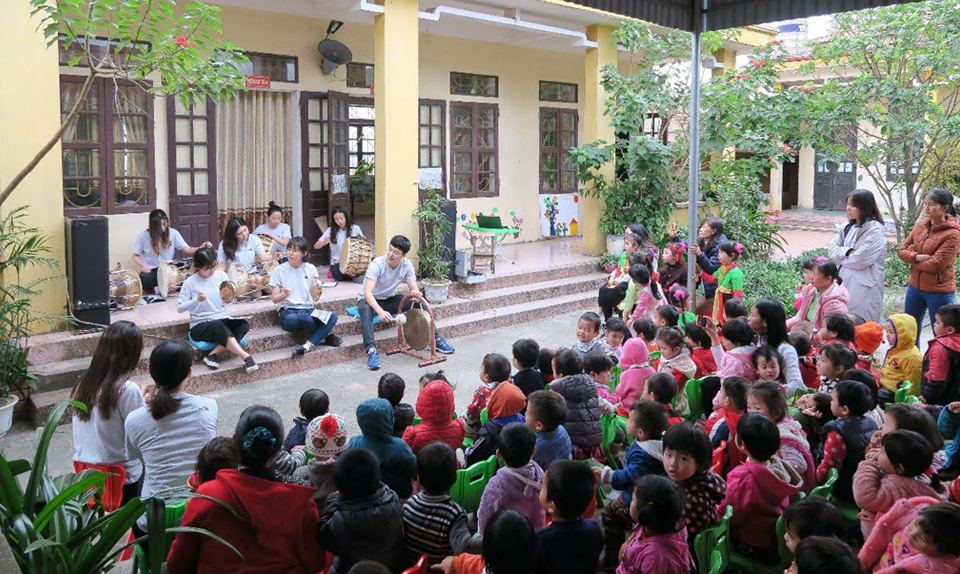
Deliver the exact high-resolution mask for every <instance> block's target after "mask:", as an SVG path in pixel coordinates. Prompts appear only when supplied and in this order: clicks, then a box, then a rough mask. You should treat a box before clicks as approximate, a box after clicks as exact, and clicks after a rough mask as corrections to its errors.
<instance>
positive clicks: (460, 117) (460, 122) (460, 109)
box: [453, 106, 473, 127]
mask: <svg viewBox="0 0 960 574" xmlns="http://www.w3.org/2000/svg"><path fill="white" fill-rule="evenodd" d="M453 125H454V126H458V127H459V126H472V125H473V108H469V107H464V106H454V108H453Z"/></svg>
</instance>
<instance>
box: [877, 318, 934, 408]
mask: <svg viewBox="0 0 960 574" xmlns="http://www.w3.org/2000/svg"><path fill="white" fill-rule="evenodd" d="M883 329H884V331H885V332H886V336H887V343H889V344H890V350H889V351H887V356H886V358H885V359H884V360H883V367H882V368H881V369H880V392H879V393H878V399H879V401H880V403H883V404H885V403H892V402H893V398H894V393H896V392H897V389H899V388H900V386H901V385H902V384H903V383H904V382H905V381H910V382H911V383H913V388H912V389H910V394H911V395H914V396H919V395H920V388H919V383H918V381H919V380H920V373H921V371H923V355H922V354H920V349H918V348H917V320H916V319H914V318H913V317H912V316H911V315H907V314H906V313H897V314H895V315H891V316H890V318H889V319H887V320H886V322H884V325H883Z"/></svg>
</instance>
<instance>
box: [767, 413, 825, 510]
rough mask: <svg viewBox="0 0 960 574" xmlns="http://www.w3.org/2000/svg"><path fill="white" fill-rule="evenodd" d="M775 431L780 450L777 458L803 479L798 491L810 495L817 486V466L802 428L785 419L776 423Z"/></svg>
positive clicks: (789, 419)
mask: <svg viewBox="0 0 960 574" xmlns="http://www.w3.org/2000/svg"><path fill="white" fill-rule="evenodd" d="M777 430H779V431H780V450H778V451H777V456H778V457H780V460H782V461H783V462H784V464H787V465H790V466H791V467H792V468H793V470H795V471H797V474H799V475H800V478H801V479H803V486H801V487H800V489H801V490H802V491H803V492H804V493H805V494H810V491H811V490H813V488H814V487H815V486H817V464H816V463H815V462H814V460H813V453H812V452H811V451H810V442H809V441H807V435H806V433H804V432H803V427H802V426H801V425H800V423H798V422H797V421H795V420H794V419H792V418H790V417H786V418H784V419H782V420H781V421H780V422H778V423H777Z"/></svg>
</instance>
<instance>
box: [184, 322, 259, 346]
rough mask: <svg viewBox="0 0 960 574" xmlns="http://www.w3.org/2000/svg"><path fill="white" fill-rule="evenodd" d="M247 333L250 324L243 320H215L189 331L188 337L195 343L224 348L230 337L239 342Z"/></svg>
mask: <svg viewBox="0 0 960 574" xmlns="http://www.w3.org/2000/svg"><path fill="white" fill-rule="evenodd" d="M248 331H250V323H247V322H246V320H244V319H216V320H214V321H207V322H206V323H200V324H199V325H197V326H195V327H194V328H192V329H190V337H191V338H192V339H193V340H194V341H197V342H200V341H203V342H205V343H217V344H218V345H223V346H224V347H226V346H227V340H228V339H229V338H230V337H233V338H234V339H236V340H237V341H238V342H239V341H240V339H242V338H243V336H244V335H246V334H247V332H248Z"/></svg>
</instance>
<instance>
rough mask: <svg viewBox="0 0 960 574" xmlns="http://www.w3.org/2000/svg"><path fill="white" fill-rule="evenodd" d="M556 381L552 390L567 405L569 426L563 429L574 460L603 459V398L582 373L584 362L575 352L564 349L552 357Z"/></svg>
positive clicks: (552, 384)
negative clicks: (570, 445)
mask: <svg viewBox="0 0 960 574" xmlns="http://www.w3.org/2000/svg"><path fill="white" fill-rule="evenodd" d="M553 372H554V374H555V375H556V376H557V379H556V380H554V381H553V382H552V383H550V386H549V390H551V391H553V392H555V393H557V394H559V395H560V396H561V397H563V398H564V399H565V400H566V401H567V410H568V413H567V422H566V424H565V425H564V427H565V428H566V430H567V433H568V434H569V435H570V442H572V443H573V458H574V459H576V460H587V459H591V458H594V457H597V456H603V453H602V451H601V450H600V443H601V442H603V425H601V424H600V394H599V393H598V392H597V385H596V384H595V383H594V382H593V379H591V378H590V375H588V374H586V373H584V372H583V361H582V360H581V359H580V355H578V354H577V352H576V351H574V350H572V349H564V350H562V351H560V352H559V353H557V354H556V356H554V357H553Z"/></svg>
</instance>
